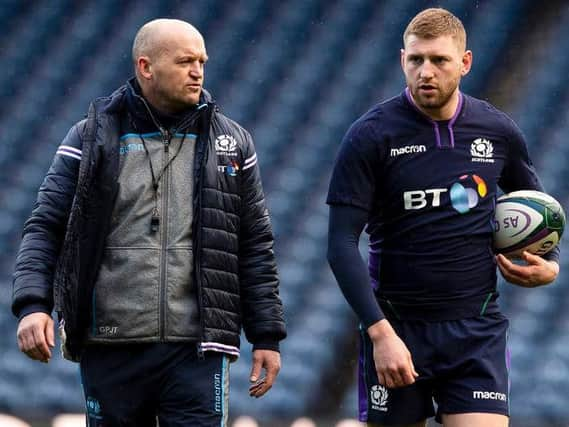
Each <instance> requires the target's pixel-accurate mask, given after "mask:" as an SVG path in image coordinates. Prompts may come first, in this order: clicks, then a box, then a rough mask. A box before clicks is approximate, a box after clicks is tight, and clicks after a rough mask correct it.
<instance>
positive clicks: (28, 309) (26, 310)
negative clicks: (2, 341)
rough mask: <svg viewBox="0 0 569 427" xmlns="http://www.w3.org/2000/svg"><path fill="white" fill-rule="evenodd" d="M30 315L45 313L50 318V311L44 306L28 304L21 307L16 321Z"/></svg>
mask: <svg viewBox="0 0 569 427" xmlns="http://www.w3.org/2000/svg"><path fill="white" fill-rule="evenodd" d="M32 313H45V314H49V315H50V316H51V310H50V309H49V308H48V307H47V306H45V305H44V304H37V303H36V304H29V305H26V306H25V307H23V308H22V309H21V310H20V312H19V313H18V321H20V320H22V319H23V318H24V317H26V316H27V315H28V314H32Z"/></svg>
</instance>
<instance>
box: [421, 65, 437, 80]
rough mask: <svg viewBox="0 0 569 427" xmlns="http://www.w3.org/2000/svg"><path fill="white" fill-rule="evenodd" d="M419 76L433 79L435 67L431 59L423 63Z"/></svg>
mask: <svg viewBox="0 0 569 427" xmlns="http://www.w3.org/2000/svg"><path fill="white" fill-rule="evenodd" d="M419 76H420V77H421V78H423V79H431V78H433V77H434V76H435V72H434V67H433V64H431V62H430V61H425V62H424V63H423V66H422V67H421V70H420V73H419Z"/></svg>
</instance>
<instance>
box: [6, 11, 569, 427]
mask: <svg viewBox="0 0 569 427" xmlns="http://www.w3.org/2000/svg"><path fill="white" fill-rule="evenodd" d="M439 5H440V6H443V7H447V8H448V9H450V10H451V11H452V12H454V13H455V14H456V15H457V16H459V17H460V18H461V19H462V20H463V22H464V24H465V26H466V27H467V31H468V33H469V41H468V45H469V48H470V49H472V50H473V51H474V67H473V71H472V72H471V74H470V75H469V76H467V77H466V78H465V80H464V81H463V85H462V88H463V90H464V91H465V92H467V93H469V94H472V95H475V96H478V97H481V98H485V99H488V100H490V101H491V102H493V103H494V104H496V105H497V106H499V107H500V108H502V109H504V110H505V111H507V112H509V113H510V114H511V115H512V116H513V118H514V119H515V120H516V121H517V122H518V123H519V125H520V126H521V127H522V129H523V130H524V132H525V134H526V136H527V138H528V141H529V145H530V152H531V154H532V156H533V159H534V161H535V163H536V165H537V167H538V170H539V171H540V174H541V176H542V179H543V181H544V184H545V186H546V188H547V190H548V192H549V193H551V194H552V195H553V196H555V197H556V198H558V200H560V201H561V203H562V204H564V206H565V207H567V206H569V203H568V202H569V179H568V178H569V176H568V173H569V172H568V171H569V169H568V168H567V167H566V165H567V164H568V163H567V162H568V161H569V143H567V135H569V85H568V84H567V76H568V75H569V55H567V52H566V51H565V50H566V48H567V47H568V46H569V2H568V1H566V0H550V1H547V2H544V1H542V2H535V1H531V0H500V1H491V0H480V1H473V0H448V1H444V0H443V1H427V0H425V1H423V0H282V1H276V0H275V1H268V0H267V1H264V0H232V1H229V0H191V1H178V0H145V1H137V0H124V1H119V0H99V1H97V2H94V1H73V0H23V1H20V0H0V28H2V29H3V31H2V37H1V39H0V70H2V72H1V73H0V129H2V131H1V136H0V138H1V141H0V182H1V184H2V185H1V186H0V203H1V210H0V331H1V333H0V412H3V413H6V414H13V415H16V416H18V417H20V418H22V419H24V420H27V421H28V422H29V423H31V425H33V426H39V427H43V426H48V425H50V421H49V420H51V419H52V418H53V417H54V416H55V415H56V414H59V413H66V412H72V413H81V412H82V411H83V408H84V402H83V397H82V391H81V387H80V381H79V374H78V366H77V365H75V364H72V363H69V362H66V361H64V360H62V359H61V357H60V356H59V355H58V354H57V355H56V356H55V357H54V359H53V360H52V361H51V362H50V363H49V365H47V366H46V365H43V364H40V363H34V362H32V361H30V360H28V359H27V358H26V357H24V356H23V355H22V354H20V353H19V352H18V349H17V345H16V340H15V331H16V321H15V319H14V318H13V317H12V315H11V313H10V308H9V307H10V300H11V272H12V268H13V263H14V258H15V254H16V250H17V247H18V244H19V239H20V233H21V229H22V225H23V222H24V220H25V218H26V217H27V216H28V215H29V213H30V211H31V208H32V205H33V203H34V200H35V196H36V191H37V188H38V186H39V184H40V182H41V180H42V178H43V175H44V173H45V172H46V170H47V168H48V166H49V164H50V162H51V158H52V156H53V154H54V153H55V151H56V147H57V146H58V144H59V142H60V141H61V139H62V138H63V137H64V136H65V134H66V132H67V130H68V128H69V127H70V126H71V125H72V124H73V123H74V122H76V121H77V120H79V119H81V118H82V117H83V114H84V113H85V112H86V111H87V107H88V104H89V101H90V100H91V99H92V98H94V97H96V96H101V95H106V94H108V93H110V92H111V91H112V90H113V89H115V88H116V87H117V86H119V85H121V84H122V83H123V82H124V81H125V80H126V79H127V78H128V77H129V76H130V75H131V62H130V48H131V43H132V39H133V37H134V35H135V33H136V31H137V29H138V28H139V27H140V26H141V25H142V24H143V23H144V22H146V21H148V20H150V19H153V18H157V17H176V18H180V19H185V20H188V21H189V22H191V23H193V24H194V25H195V26H196V27H197V28H198V29H199V30H201V32H202V33H203V34H204V36H205V40H206V46H207V50H208V54H209V56H210V61H209V62H208V64H207V67H206V83H205V87H206V88H208V89H209V90H210V91H211V92H212V93H213V95H214V96H215V97H216V99H217V101H218V103H219V105H220V106H221V108H222V110H223V111H225V112H226V113H227V114H228V115H229V116H230V117H232V118H234V119H236V120H237V121H239V122H241V123H242V124H243V125H244V126H245V127H246V128H248V129H249V130H250V131H251V132H252V134H253V136H254V138H255V141H256V145H257V151H258V155H259V159H260V164H261V168H262V171H263V179H264V184H265V190H266V193H267V197H268V204H269V208H270V210H271V212H272V218H273V224H274V229H275V234H276V251H277V256H278V261H279V268H280V274H281V278H282V285H281V292H282V297H283V300H284V302H285V307H286V315H287V320H288V328H289V338H288V339H287V340H286V341H285V343H284V345H283V346H282V358H283V368H282V371H281V374H280V377H279V379H278V383H277V384H276V386H275V387H274V388H273V390H272V391H271V392H270V394H269V395H268V396H266V397H264V398H262V399H260V400H253V399H251V398H249V397H248V395H247V386H248V381H247V377H248V371H249V367H250V347H249V346H248V345H244V349H243V355H242V357H241V359H240V360H239V361H238V362H237V363H235V364H234V365H233V366H232V386H231V416H232V418H233V419H234V418H236V417H238V416H241V415H248V416H252V417H254V418H255V419H256V420H257V421H258V422H259V424H260V425H261V426H263V427H264V426H285V425H290V423H291V422H292V421H293V420H294V419H296V418H298V417H301V416H309V417H311V418H312V419H314V420H316V423H317V425H318V426H319V427H320V426H322V427H323V426H334V425H336V423H337V422H338V421H339V420H341V419H344V418H354V417H355V416H356V403H357V401H356V384H355V364H356V363H355V362H356V358H357V342H356V339H355V337H356V321H355V317H354V316H353V315H352V313H351V311H350V310H349V308H348V306H347V304H346V303H345V302H344V300H343V298H342V296H341V294H340V292H339V290H338V289H337V286H336V284H335V281H334V279H333V277H332V275H331V273H330V271H329V269H328V265H327V263H326V260H325V242H326V232H327V207H326V205H325V203H324V200H325V194H326V190H327V184H328V179H329V175H330V171H331V168H332V164H333V160H334V157H335V153H336V150H337V147H338V144H339V142H340V139H341V137H342V135H343V133H344V132H345V131H346V129H347V127H348V126H349V124H350V123H351V122H352V121H353V120H354V119H356V118H357V117H358V116H359V115H360V114H362V113H363V112H365V111H366V110H367V109H368V108H369V107H370V106H371V105H372V104H373V103H374V102H376V101H377V100H379V99H382V98H386V97H391V96H393V95H396V94H398V93H399V92H400V91H401V90H402V88H403V78H402V75H401V71H400V67H399V48H400V47H401V34H402V32H403V30H404V28H405V26H406V24H407V22H408V21H409V19H410V18H411V17H412V16H413V15H414V14H415V13H416V12H417V11H419V10H420V9H423V8H424V7H429V6H439ZM567 240H568V239H567V238H566V239H565V242H567ZM563 246H565V247H566V246H567V244H563ZM568 253H569V251H568V250H567V248H565V249H562V259H561V263H562V269H561V271H562V273H561V275H560V277H559V279H558V281H557V283H556V284H555V285H554V286H550V287H547V288H543V289H537V290H527V289H521V288H515V287H513V286H510V285H507V284H505V283H504V282H501V283H500V285H499V287H500V290H501V293H502V297H501V298H500V301H501V305H502V307H503V309H504V311H505V312H506V313H507V314H508V315H509V316H510V319H511V334H510V349H511V353H512V372H511V374H512V375H511V379H512V393H511V409H512V414H513V417H512V423H511V425H512V426H514V427H533V426H540V427H544V426H562V425H567V423H568V422H569V404H568V403H569V400H568V399H569V351H568V344H569V310H568V307H569V304H568V303H569V283H568V282H569V275H568V271H569V265H567V264H568V261H569V256H568Z"/></svg>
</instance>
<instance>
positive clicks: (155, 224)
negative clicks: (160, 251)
mask: <svg viewBox="0 0 569 427" xmlns="http://www.w3.org/2000/svg"><path fill="white" fill-rule="evenodd" d="M159 228H160V212H158V209H156V208H155V209H154V210H153V211H152V217H151V218H150V232H151V233H156V232H157V231H158V229H159Z"/></svg>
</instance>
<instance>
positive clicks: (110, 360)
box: [12, 19, 286, 427]
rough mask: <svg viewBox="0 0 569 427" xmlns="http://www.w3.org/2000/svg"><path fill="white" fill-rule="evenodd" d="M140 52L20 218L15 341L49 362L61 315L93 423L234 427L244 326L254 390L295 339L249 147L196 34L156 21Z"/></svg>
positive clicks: (94, 107) (65, 345)
mask: <svg viewBox="0 0 569 427" xmlns="http://www.w3.org/2000/svg"><path fill="white" fill-rule="evenodd" d="M132 57H133V62H134V72H135V77H133V78H131V79H130V80H128V81H127V83H126V84H125V85H124V86H122V87H120V88H119V89H117V90H116V91H115V92H114V93H112V94H111V95H110V96H108V97H104V98H98V99H96V100H94V101H93V102H92V103H91V105H90V107H89V113H88V116H87V118H86V119H84V120H82V121H80V122H78V123H76V124H75V125H74V126H73V127H72V128H71V130H70V131H69V133H68V134H67V136H66V137H65V138H64V140H63V142H62V143H61V144H60V145H59V148H58V149H57V152H56V154H55V157H54V159H53V163H52V165H51V168H50V169H49V171H48V173H47V175H46V177H45V179H44V181H43V184H42V185H41V187H40V190H39V193H38V198H37V203H36V205H35V207H34V210H33V212H32V214H31V216H30V218H29V219H28V221H27V222H26V223H25V225H24V231H23V238H22V243H21V246H20V250H19V253H18V257H17V261H16V267H15V273H14V293H13V304H12V310H13V312H14V314H15V315H16V316H17V317H18V319H19V325H18V331H17V339H18V346H19V348H20V350H21V351H22V352H24V353H25V354H26V355H27V356H29V357H30V358H32V359H34V360H38V361H41V362H45V363H47V362H49V360H50V358H51V356H52V348H53V347H54V323H53V320H52V317H51V313H52V312H53V311H54V310H55V311H56V312H57V314H58V318H59V331H60V335H61V337H62V350H63V353H64V356H65V357H66V358H68V359H70V360H73V361H75V362H80V367H81V376H82V384H83V387H84V391H85V399H86V408H87V419H88V422H87V425H88V426H90V427H94V426H103V425H104V426H105V427H110V426H119V425H120V426H123V427H125V426H132V427H134V426H136V427H147V426H148V427H150V426H156V422H157V421H158V422H159V423H160V426H161V427H167V426H220V425H221V426H225V425H226V422H227V416H228V390H229V362H231V361H233V360H235V359H237V357H238V356H239V344H240V341H239V337H240V332H241V329H242V327H243V329H244V330H245V335H246V337H247V339H248V340H249V341H250V342H251V343H252V344H253V361H252V369H251V376H250V380H251V387H250V389H249V393H250V395H251V396H253V397H261V396H263V395H264V394H265V393H266V392H267V391H268V390H269V389H270V388H271V386H272V385H273V382H274V380H275V378H276V376H277V374H278V371H279V369H280V356H279V341H281V340H282V339H284V338H285V336H286V330H285V324H284V320H283V309H282V303H281V300H280V298H279V292H278V276H277V270H276V263H275V258H274V254H273V234H272V229H271V224H270V220H269V216H268V212H267V209H266V206H265V200H264V194H263V189H262V185H261V180H260V173H259V165H258V162H257V155H256V153H255V147H254V145H253V141H252V139H251V136H250V134H249V133H248V132H247V131H246V130H245V129H243V128H242V127H240V126H239V125H238V124H237V123H235V122H233V121H232V120H230V119H228V118H227V117H225V116H224V115H223V114H221V113H220V112H219V108H218V107H217V105H216V104H215V103H214V101H213V100H212V97H211V96H210V95H209V93H208V92H207V91H205V90H204V89H203V88H202V84H203V81H204V65H205V63H206V61H207V60H208V56H207V53H206V48H205V43H204V39H203V37H202V35H201V34H200V33H199V31H198V30H197V29H196V28H194V27H193V26H191V25H190V24H188V23H187V22H183V21H179V20H171V19H158V20H154V21H151V22H148V23H147V24H145V25H144V26H143V27H142V28H141V29H140V30H139V31H138V33H137V35H136V37H135V40H134V43H133V48H132Z"/></svg>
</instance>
